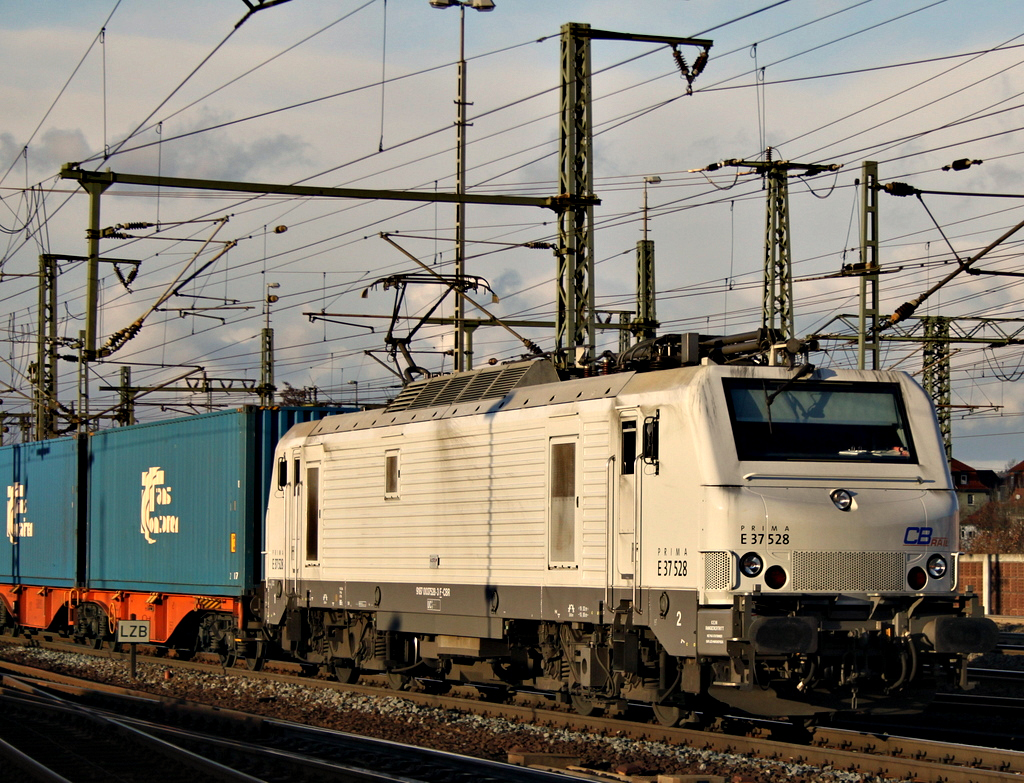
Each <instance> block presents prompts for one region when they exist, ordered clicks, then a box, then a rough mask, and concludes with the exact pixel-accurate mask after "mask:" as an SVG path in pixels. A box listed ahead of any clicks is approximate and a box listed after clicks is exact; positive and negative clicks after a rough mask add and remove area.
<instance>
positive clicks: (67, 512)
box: [0, 437, 80, 587]
mask: <svg viewBox="0 0 1024 783" xmlns="http://www.w3.org/2000/svg"><path fill="white" fill-rule="evenodd" d="M0 482H2V483H3V486H4V498H5V501H6V502H5V506H4V508H5V511H6V513H5V518H6V526H5V527H6V535H5V536H4V537H3V539H2V540H0V580H2V581H3V582H4V583H6V584H25V585H39V586H44V587H74V585H75V577H76V565H77V560H76V553H77V551H78V546H77V544H78V542H77V535H78V534H77V531H78V519H77V517H78V513H79V509H80V504H79V503H78V495H77V493H78V448H77V439H76V438H73V437H72V438H57V439H54V440H44V441H38V442H34V443H19V444H15V445H12V446H4V447H2V448H0Z"/></svg>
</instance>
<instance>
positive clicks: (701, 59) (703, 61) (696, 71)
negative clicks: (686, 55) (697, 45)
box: [693, 49, 708, 79]
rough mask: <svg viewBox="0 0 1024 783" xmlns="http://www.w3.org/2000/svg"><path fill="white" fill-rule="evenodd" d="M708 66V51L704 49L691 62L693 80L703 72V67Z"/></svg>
mask: <svg viewBox="0 0 1024 783" xmlns="http://www.w3.org/2000/svg"><path fill="white" fill-rule="evenodd" d="M707 64H708V50H707V49H704V50H703V51H702V52H701V53H700V54H698V55H697V59H696V60H694V62H693V78H695V79H696V78H697V77H698V76H700V75H701V74H702V73H703V72H704V66H706V65H707Z"/></svg>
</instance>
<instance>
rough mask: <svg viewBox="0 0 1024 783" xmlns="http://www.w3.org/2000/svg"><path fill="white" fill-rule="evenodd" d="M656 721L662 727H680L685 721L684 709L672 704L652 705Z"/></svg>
mask: <svg viewBox="0 0 1024 783" xmlns="http://www.w3.org/2000/svg"><path fill="white" fill-rule="evenodd" d="M651 709H652V710H654V719H655V720H656V721H658V723H660V724H661V725H662V726H670V727H671V726H678V725H679V721H681V720H682V719H683V709H682V708H681V707H676V706H674V705H671V704H652V705H651Z"/></svg>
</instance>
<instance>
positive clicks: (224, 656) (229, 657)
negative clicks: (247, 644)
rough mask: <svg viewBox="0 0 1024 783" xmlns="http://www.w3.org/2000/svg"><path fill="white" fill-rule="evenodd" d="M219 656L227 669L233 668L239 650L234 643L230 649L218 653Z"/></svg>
mask: <svg viewBox="0 0 1024 783" xmlns="http://www.w3.org/2000/svg"><path fill="white" fill-rule="evenodd" d="M217 658H218V659H219V660H220V665H221V666H223V667H224V668H225V669H233V668H235V662H236V661H238V650H236V649H235V647H234V645H232V646H231V647H230V648H229V649H227V650H224V651H222V652H219V653H217Z"/></svg>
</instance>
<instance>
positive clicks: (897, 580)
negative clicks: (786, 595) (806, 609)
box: [790, 552, 907, 593]
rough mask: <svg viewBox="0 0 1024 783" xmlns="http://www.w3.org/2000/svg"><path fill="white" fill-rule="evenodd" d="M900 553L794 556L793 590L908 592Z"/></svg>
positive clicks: (796, 554)
mask: <svg viewBox="0 0 1024 783" xmlns="http://www.w3.org/2000/svg"><path fill="white" fill-rule="evenodd" d="M906 567H907V566H906V558H905V557H904V555H903V554H902V553H901V552H794V553H793V571H792V574H791V576H792V579H791V581H790V584H791V589H793V590H807V591H811V590H822V591H827V592H842V591H856V592H869V593H873V592H884V591H899V590H905V589H906V573H905V572H906Z"/></svg>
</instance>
